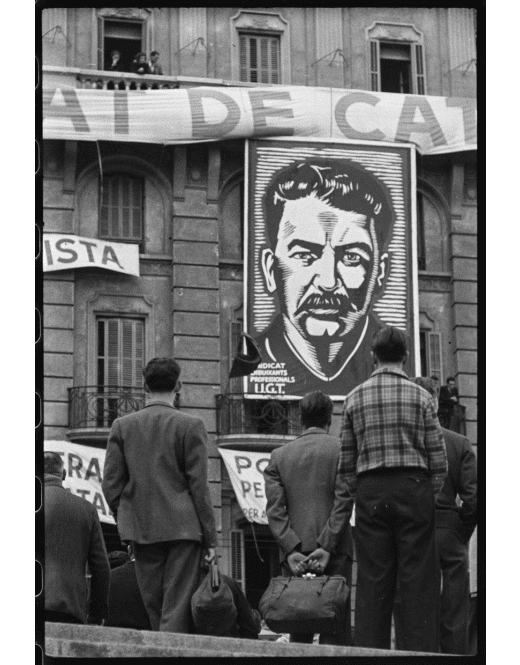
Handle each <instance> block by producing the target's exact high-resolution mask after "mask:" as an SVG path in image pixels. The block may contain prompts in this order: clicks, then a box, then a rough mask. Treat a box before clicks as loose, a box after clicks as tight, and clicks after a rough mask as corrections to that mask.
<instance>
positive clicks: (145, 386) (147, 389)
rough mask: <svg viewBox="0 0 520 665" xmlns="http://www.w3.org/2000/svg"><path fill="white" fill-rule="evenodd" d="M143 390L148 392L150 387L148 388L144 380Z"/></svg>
mask: <svg viewBox="0 0 520 665" xmlns="http://www.w3.org/2000/svg"><path fill="white" fill-rule="evenodd" d="M144 392H145V393H149V392H150V388H148V384H147V383H146V381H145V382H144Z"/></svg>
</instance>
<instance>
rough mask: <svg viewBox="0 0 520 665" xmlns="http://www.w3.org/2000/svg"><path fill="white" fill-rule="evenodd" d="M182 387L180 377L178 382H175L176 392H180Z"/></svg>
mask: <svg viewBox="0 0 520 665" xmlns="http://www.w3.org/2000/svg"><path fill="white" fill-rule="evenodd" d="M181 388H182V381H181V380H180V379H178V380H177V383H176V384H175V389H174V391H175V392H176V393H180V391H181Z"/></svg>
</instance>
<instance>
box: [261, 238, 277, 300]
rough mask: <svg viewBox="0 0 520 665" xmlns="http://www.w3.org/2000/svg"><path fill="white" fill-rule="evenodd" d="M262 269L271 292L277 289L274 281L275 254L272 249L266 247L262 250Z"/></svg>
mask: <svg viewBox="0 0 520 665" xmlns="http://www.w3.org/2000/svg"><path fill="white" fill-rule="evenodd" d="M262 270H263V271H264V278H265V283H266V286H267V290H268V291H269V293H273V292H274V291H276V283H275V281H274V254H273V251H272V250H271V249H269V248H268V249H264V251H263V252H262Z"/></svg>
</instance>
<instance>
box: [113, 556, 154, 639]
mask: <svg viewBox="0 0 520 665" xmlns="http://www.w3.org/2000/svg"><path fill="white" fill-rule="evenodd" d="M105 626H117V627H119V628H136V629H137V630H152V625H151V624H150V619H149V618H148V613H147V612H146V609H145V606H144V603H143V598H142V596H141V591H140V590H139V584H138V583H137V576H136V574H135V561H127V562H126V563H124V564H123V565H122V566H118V567H117V568H115V569H114V570H113V571H112V573H111V575H110V596H109V599H108V619H107V620H106V621H105Z"/></svg>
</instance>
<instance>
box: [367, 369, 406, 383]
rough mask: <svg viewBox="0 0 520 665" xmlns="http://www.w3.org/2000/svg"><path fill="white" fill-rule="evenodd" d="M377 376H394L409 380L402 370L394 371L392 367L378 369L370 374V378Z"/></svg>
mask: <svg viewBox="0 0 520 665" xmlns="http://www.w3.org/2000/svg"><path fill="white" fill-rule="evenodd" d="M378 374H396V375H397V376H402V377H403V378H404V379H408V381H409V380H410V378H409V376H408V375H407V374H406V372H404V371H403V370H402V369H394V368H393V367H380V368H379V369H376V370H374V371H373V372H372V374H371V376H377V375H378Z"/></svg>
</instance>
